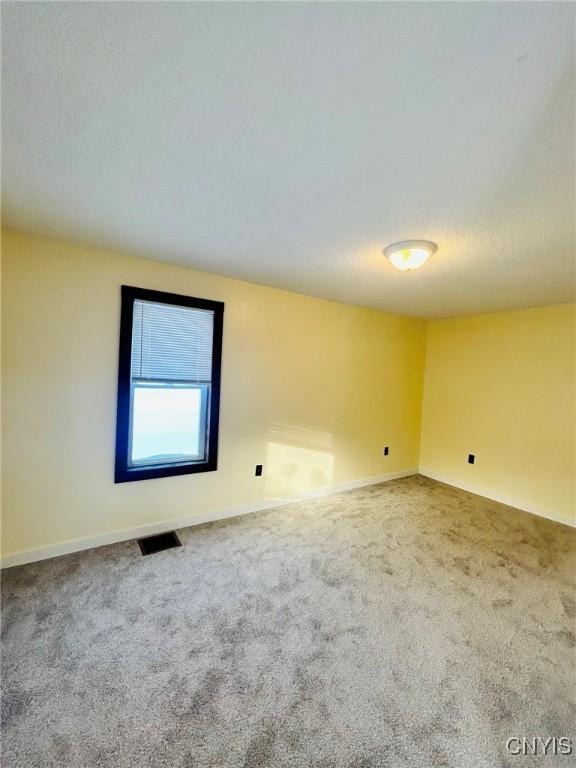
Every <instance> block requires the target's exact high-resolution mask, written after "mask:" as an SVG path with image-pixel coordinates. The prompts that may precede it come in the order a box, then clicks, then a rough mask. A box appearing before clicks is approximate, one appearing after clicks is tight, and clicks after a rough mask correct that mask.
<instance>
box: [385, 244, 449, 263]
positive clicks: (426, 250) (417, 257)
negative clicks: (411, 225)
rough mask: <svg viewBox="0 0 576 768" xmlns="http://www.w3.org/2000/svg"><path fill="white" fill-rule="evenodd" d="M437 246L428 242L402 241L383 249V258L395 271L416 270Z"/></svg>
mask: <svg viewBox="0 0 576 768" xmlns="http://www.w3.org/2000/svg"><path fill="white" fill-rule="evenodd" d="M437 247H438V246H437V245H436V243H431V242H430V241H429V240H404V241H403V242H401V243H394V245H389V246H388V248H384V256H386V258H387V259H388V261H389V262H390V263H391V264H393V265H394V266H395V267H396V269H401V270H402V271H405V270H408V269H418V267H421V266H422V264H424V263H425V262H426V261H428V259H429V258H430V256H432V254H433V253H434V251H435V250H436V248H437Z"/></svg>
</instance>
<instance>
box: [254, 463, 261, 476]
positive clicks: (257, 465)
mask: <svg viewBox="0 0 576 768" xmlns="http://www.w3.org/2000/svg"><path fill="white" fill-rule="evenodd" d="M254 474H255V475H256V477H261V476H262V464H256V472H254Z"/></svg>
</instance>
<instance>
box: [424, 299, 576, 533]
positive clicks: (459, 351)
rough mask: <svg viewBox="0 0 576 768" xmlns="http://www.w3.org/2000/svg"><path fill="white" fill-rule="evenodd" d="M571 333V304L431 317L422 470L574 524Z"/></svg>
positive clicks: (573, 328) (574, 385)
mask: <svg viewBox="0 0 576 768" xmlns="http://www.w3.org/2000/svg"><path fill="white" fill-rule="evenodd" d="M574 332H575V308H574V305H560V306H555V307H542V308H537V309H526V310H520V311H512V312H499V313H496V314H488V315H475V316H472V317H463V318H455V319H450V320H436V321H431V322H430V323H429V324H428V339H427V352H426V384H425V395H424V418H423V426H422V451H421V458H420V466H421V468H422V470H423V471H424V472H426V473H428V474H431V475H435V476H437V477H439V478H440V479H444V480H446V482H450V483H453V484H455V485H459V486H462V487H466V488H470V489H474V490H476V491H477V492H479V493H484V494H485V495H491V496H499V497H501V498H506V499H507V500H508V501H509V503H514V504H516V505H518V506H520V507H522V508H524V509H529V510H533V511H536V512H540V513H543V514H548V515H549V516H551V517H555V518H558V519H564V520H570V519H572V520H573V519H574V516H575V496H574V483H575V476H576V475H575V469H576V467H575V453H574V450H575V449H574V436H575V426H576V423H575V414H574V400H575V392H576V384H575V373H574ZM469 453H473V454H475V455H476V463H475V464H474V465H469V464H468V463H467V456H468V454H469Z"/></svg>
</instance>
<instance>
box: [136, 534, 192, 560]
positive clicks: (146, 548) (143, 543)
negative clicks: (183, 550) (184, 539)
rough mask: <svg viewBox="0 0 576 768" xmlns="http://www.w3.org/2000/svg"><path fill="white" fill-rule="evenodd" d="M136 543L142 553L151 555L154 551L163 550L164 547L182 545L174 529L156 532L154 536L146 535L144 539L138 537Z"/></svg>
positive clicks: (169, 547)
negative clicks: (166, 531) (167, 531)
mask: <svg viewBox="0 0 576 768" xmlns="http://www.w3.org/2000/svg"><path fill="white" fill-rule="evenodd" d="M138 544H139V545H140V551H141V552H142V554H143V555H153V554H154V553H155V552H163V551H164V550H165V549H172V548H173V547H181V546H182V544H181V542H180V539H179V538H178V536H177V535H176V534H175V533H174V531H170V533H158V534H156V536H146V538H145V539H138Z"/></svg>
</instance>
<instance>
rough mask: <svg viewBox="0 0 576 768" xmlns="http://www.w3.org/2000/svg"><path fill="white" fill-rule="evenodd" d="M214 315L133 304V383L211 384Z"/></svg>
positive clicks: (179, 308)
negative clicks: (153, 381)
mask: <svg viewBox="0 0 576 768" xmlns="http://www.w3.org/2000/svg"><path fill="white" fill-rule="evenodd" d="M213 333H214V313H213V312H211V311H210V310H206V309H194V308H189V307H182V306H177V305H174V304H159V303H156V302H151V301H139V300H135V301H134V314H133V320H132V369H131V373H132V379H143V380H159V381H186V382H198V383H201V382H210V380H211V378H212V337H213Z"/></svg>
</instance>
